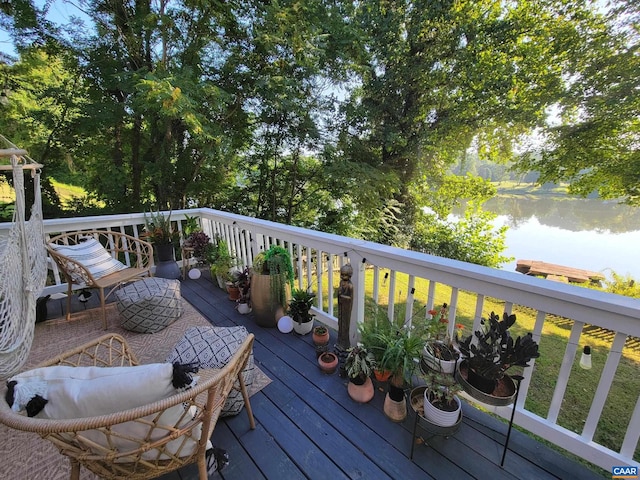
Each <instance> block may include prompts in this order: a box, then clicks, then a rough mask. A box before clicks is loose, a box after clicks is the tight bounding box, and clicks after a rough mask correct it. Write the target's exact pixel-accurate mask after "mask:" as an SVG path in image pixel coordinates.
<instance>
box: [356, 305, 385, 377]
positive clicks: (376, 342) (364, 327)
mask: <svg viewBox="0 0 640 480" xmlns="http://www.w3.org/2000/svg"><path fill="white" fill-rule="evenodd" d="M376 312H377V311H376ZM358 330H359V332H360V342H361V343H362V344H363V345H364V347H365V348H366V349H367V351H369V352H371V353H372V354H373V357H374V359H375V361H376V366H375V368H374V370H373V374H374V376H375V377H376V380H378V381H379V382H386V381H387V380H388V379H389V377H390V376H391V370H389V369H388V368H385V366H384V364H383V357H384V354H385V352H386V350H387V345H388V343H389V340H388V339H389V338H390V337H389V335H390V332H391V331H392V324H391V322H390V321H389V319H388V318H387V316H386V314H385V315H383V316H382V315H377V314H375V315H373V318H369V319H368V320H366V321H364V322H362V323H360V324H359V325H358Z"/></svg>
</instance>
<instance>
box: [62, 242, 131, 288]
mask: <svg viewBox="0 0 640 480" xmlns="http://www.w3.org/2000/svg"><path fill="white" fill-rule="evenodd" d="M51 246H52V247H53V248H54V249H55V250H56V251H57V252H59V253H61V254H62V255H64V256H66V257H69V258H71V259H72V260H75V261H76V262H78V263H80V264H82V266H83V267H85V268H86V269H87V270H89V273H91V275H93V278H95V279H98V278H100V277H104V276H105V275H109V274H111V273H115V272H117V271H119V270H122V269H125V268H127V267H126V265H124V264H123V263H122V262H120V261H118V260H116V259H115V258H113V257H112V256H111V255H110V254H109V252H107V251H106V250H105V248H104V247H103V246H102V245H101V244H100V242H98V241H97V240H96V239H95V238H87V239H86V240H84V241H82V242H80V243H78V244H76V245H56V244H52V245H51Z"/></svg>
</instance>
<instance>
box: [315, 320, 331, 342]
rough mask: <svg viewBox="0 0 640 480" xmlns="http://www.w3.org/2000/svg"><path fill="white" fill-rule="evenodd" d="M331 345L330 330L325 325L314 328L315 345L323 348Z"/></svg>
mask: <svg viewBox="0 0 640 480" xmlns="http://www.w3.org/2000/svg"><path fill="white" fill-rule="evenodd" d="M328 343H329V329H328V328H327V327H325V326H324V325H318V326H317V327H314V328H313V344H314V345H315V346H316V347H321V346H324V345H327V344H328Z"/></svg>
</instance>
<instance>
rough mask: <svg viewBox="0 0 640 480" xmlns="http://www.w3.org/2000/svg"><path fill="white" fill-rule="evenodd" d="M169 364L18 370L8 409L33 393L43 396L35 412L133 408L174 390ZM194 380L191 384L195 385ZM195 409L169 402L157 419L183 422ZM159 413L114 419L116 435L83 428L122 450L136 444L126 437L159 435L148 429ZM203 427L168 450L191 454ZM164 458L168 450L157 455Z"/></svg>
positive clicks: (64, 415) (60, 414)
mask: <svg viewBox="0 0 640 480" xmlns="http://www.w3.org/2000/svg"><path fill="white" fill-rule="evenodd" d="M173 372H174V370H173V365H172V364H170V363H154V364H149V365H140V366H134V367H68V366H52V367H43V368H37V369H33V370H29V371H26V372H23V373H21V374H18V375H16V376H14V377H13V378H11V379H10V380H9V381H13V380H15V381H16V382H17V384H16V385H15V386H14V387H13V392H14V402H13V405H12V409H13V410H15V411H21V410H22V409H23V408H24V407H25V406H26V404H27V403H28V402H29V401H30V400H31V399H32V398H33V397H34V396H35V395H40V396H41V397H43V398H44V399H46V400H47V403H46V404H45V406H44V408H43V410H42V411H41V412H40V413H38V414H37V415H36V418H50V419H73V418H86V417H93V416H98V415H107V414H111V413H117V412H122V411H125V410H128V409H131V408H135V407H139V406H142V405H147V404H150V403H153V402H155V401H158V400H162V399H164V398H168V397H170V396H171V395H174V394H176V393H178V390H177V389H176V388H175V387H174V386H173ZM196 380H197V377H194V381H193V382H192V384H191V385H190V386H193V385H194V384H195V382H196ZM193 414H194V412H193V411H191V410H185V407H184V406H183V405H182V404H178V405H175V406H173V407H170V408H168V409H166V410H165V411H164V413H162V415H161V417H160V420H159V421H158V422H155V423H158V424H160V425H169V426H178V427H180V426H183V425H185V424H186V423H187V422H189V421H190V420H191V419H192V418H193ZM156 416H157V414H154V415H149V416H148V417H145V419H146V420H147V424H144V423H140V422H126V423H122V424H118V425H114V426H113V427H112V430H113V431H114V432H116V433H117V434H118V435H117V436H112V437H111V439H110V440H109V439H108V438H107V437H106V436H105V435H104V433H102V432H101V431H99V430H93V431H87V432H85V436H86V437H87V438H89V439H91V441H93V442H95V443H97V444H98V445H102V446H104V447H107V448H113V447H115V448H117V449H118V450H120V451H126V450H128V449H131V448H135V447H136V443H134V442H131V441H130V440H127V437H129V438H140V439H142V438H146V437H147V436H149V441H154V440H158V439H160V438H163V437H164V436H165V435H166V434H167V430H165V429H162V428H159V429H155V430H154V431H153V433H152V434H151V435H149V432H150V425H153V423H154V422H153V420H154V419H155V417H156ZM201 431H202V429H201V427H198V428H196V429H194V431H193V434H192V435H193V436H192V437H190V438H189V437H180V438H177V439H176V440H173V441H172V442H170V443H169V444H168V446H166V447H165V448H167V449H168V450H169V451H170V452H171V453H172V454H178V455H179V456H187V455H191V454H192V453H193V452H194V451H195V449H196V448H197V442H198V441H199V439H200V433H201ZM158 455H159V452H158V451H157V450H150V451H148V452H145V453H144V454H143V458H146V459H149V460H152V459H156V458H157V457H158ZM160 458H161V459H166V458H167V456H166V455H161V456H160Z"/></svg>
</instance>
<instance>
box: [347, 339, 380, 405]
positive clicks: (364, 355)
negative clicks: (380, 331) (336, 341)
mask: <svg viewBox="0 0 640 480" xmlns="http://www.w3.org/2000/svg"><path fill="white" fill-rule="evenodd" d="M374 366H375V360H374V358H373V354H372V353H370V352H367V349H366V348H364V347H363V346H362V345H356V346H355V347H351V348H349V349H348V350H347V358H346V359H345V361H344V368H345V371H346V372H347V377H348V378H349V384H348V386H347V391H348V393H349V396H350V397H351V398H352V399H353V400H355V401H356V402H359V403H367V402H368V401H370V400H371V399H372V398H373V394H374V389H373V382H372V381H371V374H372V373H373V368H374Z"/></svg>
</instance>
